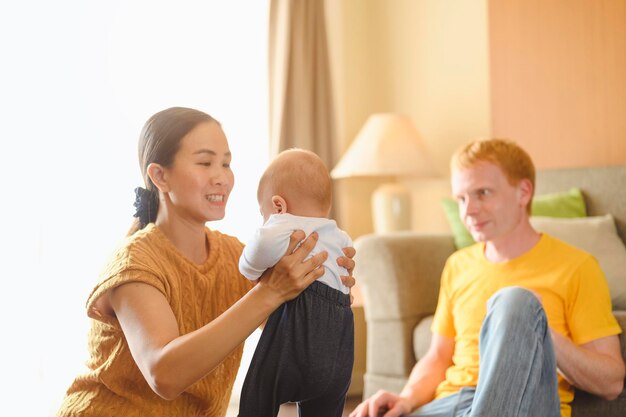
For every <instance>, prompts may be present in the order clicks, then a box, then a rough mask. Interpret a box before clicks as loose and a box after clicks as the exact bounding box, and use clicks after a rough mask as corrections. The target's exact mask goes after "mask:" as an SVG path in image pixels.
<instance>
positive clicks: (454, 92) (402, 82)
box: [327, 0, 491, 237]
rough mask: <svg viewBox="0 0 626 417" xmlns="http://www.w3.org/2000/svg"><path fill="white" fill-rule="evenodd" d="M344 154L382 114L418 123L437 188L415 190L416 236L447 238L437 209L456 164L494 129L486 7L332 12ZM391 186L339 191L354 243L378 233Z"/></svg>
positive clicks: (396, 4)
mask: <svg viewBox="0 0 626 417" xmlns="http://www.w3.org/2000/svg"><path fill="white" fill-rule="evenodd" d="M327 4H328V7H327V9H328V10H327V12H328V16H329V26H330V27H331V30H330V34H331V36H332V38H331V42H330V45H331V53H332V54H333V57H332V60H333V62H334V68H333V70H334V73H335V76H336V79H335V87H336V88H335V91H336V99H337V103H338V112H339V115H340V117H339V119H340V124H339V129H340V132H339V137H340V143H338V147H339V149H338V152H339V154H341V153H342V152H343V151H345V149H346V148H347V147H348V145H349V144H350V142H351V141H352V139H353V138H354V137H355V135H356V134H357V132H358V130H359V129H360V128H361V126H362V124H363V123H364V122H365V120H366V119H367V117H368V116H369V115H370V114H371V113H376V112H398V113H404V114H408V115H409V116H411V118H412V119H413V121H414V122H415V125H416V127H417V129H418V130H419V131H420V133H421V135H422V137H423V138H424V141H425V143H426V146H427V148H428V150H429V151H430V154H431V157H432V160H433V163H434V166H435V169H436V172H435V173H434V177H435V178H432V179H427V180H413V181H407V184H408V185H409V186H410V188H411V190H412V194H413V216H412V217H413V220H412V221H413V229H415V230H421V231H447V230H449V229H448V225H447V223H446V221H445V218H444V216H443V213H442V211H441V209H440V207H439V203H438V201H439V199H440V198H441V197H442V196H446V195H449V192H450V191H449V186H448V180H447V175H448V161H449V157H450V154H451V153H452V152H453V150H454V149H456V148H457V147H458V146H459V145H461V144H463V143H465V142H467V141H469V140H471V139H475V138H478V137H486V136H489V133H490V129H491V120H490V108H489V97H490V96H489V86H488V72H489V71H488V69H489V68H488V57H487V44H488V42H487V23H486V19H487V4H486V0H480V1H477V0H459V1H454V2H451V1H440V0H420V1H415V0H394V1H386V0H344V1H341V2H327ZM382 182H383V180H380V181H377V180H365V179H345V180H339V181H336V182H335V186H336V189H337V191H338V192H337V195H338V198H337V200H338V201H337V203H338V211H339V220H340V223H341V225H342V227H344V228H345V229H346V230H347V231H348V232H350V233H351V234H352V235H353V236H354V237H358V236H360V235H363V234H366V233H370V232H371V231H372V221H371V211H370V200H369V199H370V195H371V192H372V191H373V190H374V189H375V187H376V186H377V185H379V184H380V183H382Z"/></svg>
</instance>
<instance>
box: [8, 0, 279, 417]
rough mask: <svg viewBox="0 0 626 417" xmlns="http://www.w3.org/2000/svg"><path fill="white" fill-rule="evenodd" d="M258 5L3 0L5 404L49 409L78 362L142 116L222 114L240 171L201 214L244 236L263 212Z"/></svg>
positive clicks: (132, 178) (264, 17)
mask: <svg viewBox="0 0 626 417" xmlns="http://www.w3.org/2000/svg"><path fill="white" fill-rule="evenodd" d="M9 3H10V4H9ZM34 3H35V4H34ZM268 7H269V6H268V2H267V1H261V0H247V1H246V0H228V1H222V0H205V1H199V0H198V1H192V0H183V1H155V0H125V1H122V0H120V1H84V0H58V1H53V2H49V1H44V0H37V1H28V0H27V1H24V2H6V3H5V4H3V5H2V6H0V38H1V39H2V40H0V42H1V43H2V55H3V62H4V64H3V69H2V70H0V71H2V72H1V76H0V88H1V91H2V93H1V95H2V98H0V112H1V113H2V114H3V125H4V129H3V130H4V132H3V137H2V138H1V139H0V140H1V141H2V149H3V150H4V152H3V158H2V159H3V162H2V164H1V165H2V167H1V168H0V170H1V172H0V174H1V175H2V177H3V178H4V180H5V182H6V183H7V185H6V186H5V188H4V190H3V201H2V203H1V204H0V205H1V206H2V213H0V214H1V215H2V218H3V219H4V221H5V222H6V224H7V225H6V226H5V227H4V230H3V231H2V233H1V234H2V247H0V249H1V251H2V253H3V255H7V259H8V263H5V264H4V266H3V274H4V273H7V275H6V277H3V280H2V281H3V284H5V288H4V290H5V291H6V292H4V296H3V298H5V299H8V300H7V301H6V302H3V303H1V304H2V307H0V308H1V310H0V315H1V316H2V326H3V334H4V336H3V338H2V340H3V341H2V345H3V347H2V355H0V358H1V359H0V374H1V375H3V378H2V380H3V382H0V389H1V390H2V392H4V393H5V394H7V397H5V398H6V399H5V404H4V407H3V408H4V409H5V410H6V409H7V406H8V407H9V410H10V411H8V412H7V415H39V416H50V415H54V413H55V412H56V410H57V408H58V406H59V404H60V402H61V400H62V398H63V395H64V392H65V390H66V389H67V388H68V387H69V384H70V383H71V381H72V380H73V378H74V377H75V376H76V375H78V374H79V373H80V372H82V371H83V370H84V369H85V367H84V362H85V359H86V357H87V351H86V347H87V332H88V319H87V317H86V314H85V308H84V305H85V301H86V299H87V296H88V295H89V293H90V291H91V289H92V288H93V285H94V283H95V282H96V280H97V278H98V274H99V273H100V271H101V269H102V267H103V266H104V263H105V262H106V260H107V258H108V256H109V255H110V254H111V251H112V250H113V248H114V247H115V246H116V245H117V244H118V243H119V242H120V241H121V239H123V237H124V236H125V235H126V231H127V230H128V228H129V226H130V224H131V221H132V214H133V212H134V208H133V205H132V204H133V201H134V193H133V189H134V188H135V187H136V186H140V185H141V186H142V185H143V183H142V179H141V175H140V172H139V167H138V161H137V139H138V136H139V132H140V129H141V127H142V125H143V123H144V122H145V121H146V120H147V118H148V117H149V116H151V115H152V114H154V113H155V112H157V111H159V110H162V109H165V108H167V107H171V106H186V107H194V108H197V109H200V110H203V111H205V112H207V113H209V114H211V115H212V116H213V117H215V118H216V119H218V120H219V121H220V122H221V123H222V126H223V128H224V131H225V132H226V135H227V137H228V139H229V144H230V147H231V151H232V153H233V162H232V167H233V171H234V172H235V178H236V181H235V188H234V190H233V192H232V194H231V198H230V200H229V206H228V207H227V212H226V218H225V219H224V220H222V221H220V222H215V223H210V224H208V226H209V227H211V228H214V229H218V230H221V231H223V232H225V233H228V234H231V235H235V236H237V237H239V238H240V240H242V241H244V242H245V241H246V240H247V238H248V237H249V236H250V235H251V234H252V233H253V231H254V229H255V228H256V227H258V226H259V225H260V224H261V221H262V220H261V216H260V215H259V210H258V205H257V202H256V185H257V181H258V178H259V176H260V174H261V172H262V170H263V169H264V168H265V166H266V164H267V162H268V149H269V146H268V144H267V142H268V138H267V136H268V135H267V132H268V125H267V124H268V122H267V120H268V114H267V113H268V112H267V103H268V99H267V79H268V76H267V33H268V21H269V17H268ZM7 265H8V267H7ZM7 402H8V404H7ZM25 405H27V407H28V409H25V408H24V406H25ZM13 411H16V412H17V413H15V412H13Z"/></svg>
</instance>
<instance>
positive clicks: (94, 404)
mask: <svg viewBox="0 0 626 417" xmlns="http://www.w3.org/2000/svg"><path fill="white" fill-rule="evenodd" d="M206 234H207V240H208V242H209V256H208V258H207V260H206V262H205V263H204V264H202V265H197V264H194V263H193V262H191V261H190V260H189V259H188V258H186V257H185V256H184V255H182V254H181V253H180V252H179V251H178V249H177V248H176V247H175V246H174V245H173V244H172V243H171V242H170V241H169V239H167V237H166V236H165V235H164V234H163V233H162V232H161V231H160V230H159V229H158V228H157V227H156V226H155V225H154V224H149V225H148V226H146V227H145V228H144V229H142V230H140V231H138V232H136V233H135V234H133V235H132V236H130V237H129V238H127V239H126V240H125V242H124V244H123V245H122V246H121V248H120V249H119V250H117V251H116V252H115V254H114V256H113V258H112V259H111V260H110V261H109V263H108V264H107V266H106V268H105V269H104V272H103V274H102V275H101V277H100V280H99V283H98V284H97V285H96V287H95V288H94V290H93V291H92V293H91V295H90V296H89V298H88V300H87V314H88V315H89V317H90V318H91V330H90V333H89V338H88V342H89V345H88V349H89V360H88V362H87V367H88V371H87V372H86V373H85V374H83V375H80V376H79V377H77V378H76V379H75V380H74V382H73V383H72V385H71V386H70V388H69V389H68V391H67V395H66V396H65V399H64V401H63V404H62V406H61V409H60V410H59V412H58V414H57V416H58V417H69V416H100V417H108V416H111V417H113V416H116V417H119V416H125V417H135V416H137V417H138V416H168V417H175V416H186V417H187V416H207V417H223V416H224V415H225V414H226V409H227V407H228V400H229V398H230V392H231V390H232V386H233V383H234V380H235V377H236V374H237V369H238V367H239V362H240V360H241V354H242V349H243V344H242V345H240V346H239V347H238V348H237V349H235V351H233V352H232V353H231V354H230V355H229V356H227V357H226V358H225V359H224V360H223V361H222V362H221V363H220V364H219V365H218V366H217V367H216V368H215V369H214V370H213V371H212V372H211V373H210V374H208V375H207V376H205V377H204V378H203V379H201V380H200V381H198V382H196V383H195V384H193V385H191V386H190V387H189V388H187V390H185V391H184V392H183V393H182V394H181V395H179V396H178V397H177V398H176V399H174V400H172V401H168V400H164V399H163V398H161V397H159V396H158V395H157V394H156V393H154V391H152V389H151V388H150V386H149V385H148V383H147V382H146V380H145V378H144V377H143V375H142V374H141V372H140V371H139V368H138V367H137V364H136V363H135V361H134V360H133V358H132V356H131V353H130V349H129V347H128V343H127V341H126V338H125V337H124V333H123V332H122V329H121V327H120V324H119V322H118V321H117V319H116V318H115V317H112V316H110V315H108V314H107V313H106V312H104V311H102V310H101V309H100V308H99V303H98V300H100V298H101V297H102V296H103V295H105V294H106V292H107V291H109V290H110V289H112V288H115V287H117V286H119V285H122V284H125V283H128V282H142V283H146V284H148V285H151V286H153V287H154V288H156V289H157V290H159V291H160V292H161V293H162V294H163V295H164V296H165V298H166V299H167V301H168V302H169V304H170V306H171V308H172V311H173V312H174V316H175V317H176V320H177V322H178V327H179V331H180V334H181V335H183V334H187V333H189V332H192V331H194V330H197V329H198V328H200V327H202V326H204V325H205V324H207V323H209V322H211V321H212V320H214V319H215V318H217V317H218V316H220V315H221V314H222V313H223V312H225V311H226V310H227V309H228V308H229V307H230V306H232V305H233V304H234V303H235V302H236V301H237V300H239V299H240V298H241V297H242V296H243V295H244V294H245V293H246V292H247V291H248V290H249V289H250V288H251V284H250V283H249V281H248V280H247V279H245V278H244V277H243V276H241V275H240V273H239V271H238V267H237V266H238V261H239V257H240V256H241V253H242V250H243V244H242V243H241V242H239V241H238V240H237V239H236V238H234V237H231V236H227V235H223V234H221V233H219V232H216V231H211V230H209V229H207V230H206Z"/></svg>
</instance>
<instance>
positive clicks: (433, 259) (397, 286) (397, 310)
mask: <svg viewBox="0 0 626 417" xmlns="http://www.w3.org/2000/svg"><path fill="white" fill-rule="evenodd" d="M354 243H355V248H356V250H357V253H356V256H355V261H356V267H355V271H354V276H355V277H356V279H357V282H358V283H359V287H360V288H361V289H362V292H363V297H364V307H365V320H366V322H367V364H366V366H367V374H366V378H365V384H366V387H365V394H366V395H368V394H370V395H371V394H372V393H373V392H371V391H372V390H374V391H375V390H377V389H378V388H385V387H368V386H367V381H368V375H369V377H370V380H371V379H372V377H373V376H376V377H379V376H380V377H383V376H384V377H392V378H394V377H397V378H406V377H407V376H408V375H409V373H410V372H411V369H412V368H413V366H414V365H415V355H414V353H413V329H414V328H415V326H416V325H417V324H418V323H419V321H420V320H421V319H422V318H423V317H425V316H428V315H431V314H433V313H434V311H435V308H436V306H437V297H438V294H439V281H440V278H441V271H442V270H443V267H444V265H445V262H446V260H447V258H448V256H450V255H451V254H452V253H453V252H454V251H455V247H454V240H453V238H452V236H451V235H449V234H421V233H415V232H398V233H394V234H389V235H373V234H371V235H365V236H362V237H360V238H358V239H357V240H356V241H355V242H354ZM374 379H375V378H374Z"/></svg>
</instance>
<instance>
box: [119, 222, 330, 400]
mask: <svg viewBox="0 0 626 417" xmlns="http://www.w3.org/2000/svg"><path fill="white" fill-rule="evenodd" d="M303 237H304V233H303V232H301V231H299V232H296V233H294V234H293V235H292V237H291V240H290V243H289V248H288V250H287V253H290V252H291V251H292V250H293V248H294V247H295V246H296V244H297V243H298V242H299V241H300V240H302V238H303ZM316 241H317V234H312V235H311V236H309V237H308V238H307V239H306V240H305V241H304V243H303V244H302V245H301V246H300V247H299V248H298V249H297V250H296V251H295V252H293V253H292V254H290V255H286V256H284V257H283V258H282V259H281V260H280V261H279V262H278V263H277V264H276V266H275V267H273V268H271V269H268V270H267V271H266V273H265V274H263V276H262V277H261V279H260V281H259V284H258V285H256V286H255V287H254V288H253V289H252V290H250V291H249V292H248V293H247V294H246V295H245V296H244V297H242V298H241V299H240V300H239V301H238V302H237V303H235V304H234V305H233V306H232V307H231V308H229V309H228V310H227V311H226V312H224V313H223V314H222V315H221V316H219V317H218V318H216V319H215V320H213V321H211V322H210V323H208V324H206V325H205V326H203V327H201V328H199V329H198V330H196V331H194V332H191V333H188V334H185V335H180V333H179V332H178V324H177V322H176V318H175V317H174V314H173V312H172V310H171V307H170V306H169V304H168V302H167V300H166V299H165V297H164V296H163V295H162V294H161V293H160V292H159V291H158V290H156V289H155V288H153V287H151V286H150V285H147V284H143V283H128V284H124V285H121V286H119V287H117V288H115V289H112V290H111V291H110V292H109V297H108V300H109V302H110V305H111V307H112V309H113V311H114V312H115V315H116V316H117V319H118V320H119V322H120V325H121V326H122V330H123V331H124V335H125V336H126V339H127V341H128V345H129V347H130V351H131V353H132V355H133V358H134V360H135V362H136V363H137V365H138V367H139V369H140V370H141V373H142V374H143V376H144V377H145V379H146V381H147V382H148V384H149V385H150V387H151V388H152V389H153V390H154V392H155V393H157V394H158V395H159V396H161V397H163V398H165V399H174V398H176V397H177V396H178V395H179V394H180V393H182V392H183V391H184V390H185V389H186V388H187V387H189V386H190V385H192V384H193V383H195V382H196V381H198V380H200V379H201V378H203V377H204V376H206V375H207V374H208V373H209V372H211V371H212V370H213V369H214V368H215V367H216V366H217V365H218V364H219V363H220V362H221V361H222V360H223V359H224V358H225V357H226V356H227V355H228V354H229V353H230V352H232V351H233V350H234V349H235V348H236V347H237V346H239V344H241V343H242V342H243V341H244V340H245V339H246V337H248V336H249V335H250V334H251V333H252V332H253V331H254V330H255V329H256V328H257V327H258V326H259V325H260V324H261V323H262V322H263V320H265V319H266V318H267V316H269V315H270V314H271V313H272V311H274V310H275V309H276V308H277V307H278V306H279V305H280V304H282V303H283V302H285V301H287V300H290V299H292V298H294V297H296V296H297V295H298V294H299V293H300V292H301V291H302V290H304V288H306V287H307V286H308V285H310V284H311V283H312V282H313V281H315V280H316V279H317V278H319V277H320V276H321V275H322V274H323V273H324V268H323V267H321V265H322V263H323V262H324V260H325V259H326V257H327V254H326V253H325V252H322V253H320V254H318V255H316V256H314V257H312V258H310V259H308V260H306V261H303V259H304V258H305V257H306V256H307V255H308V253H309V252H310V251H311V250H312V249H313V247H314V246H315V243H316Z"/></svg>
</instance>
